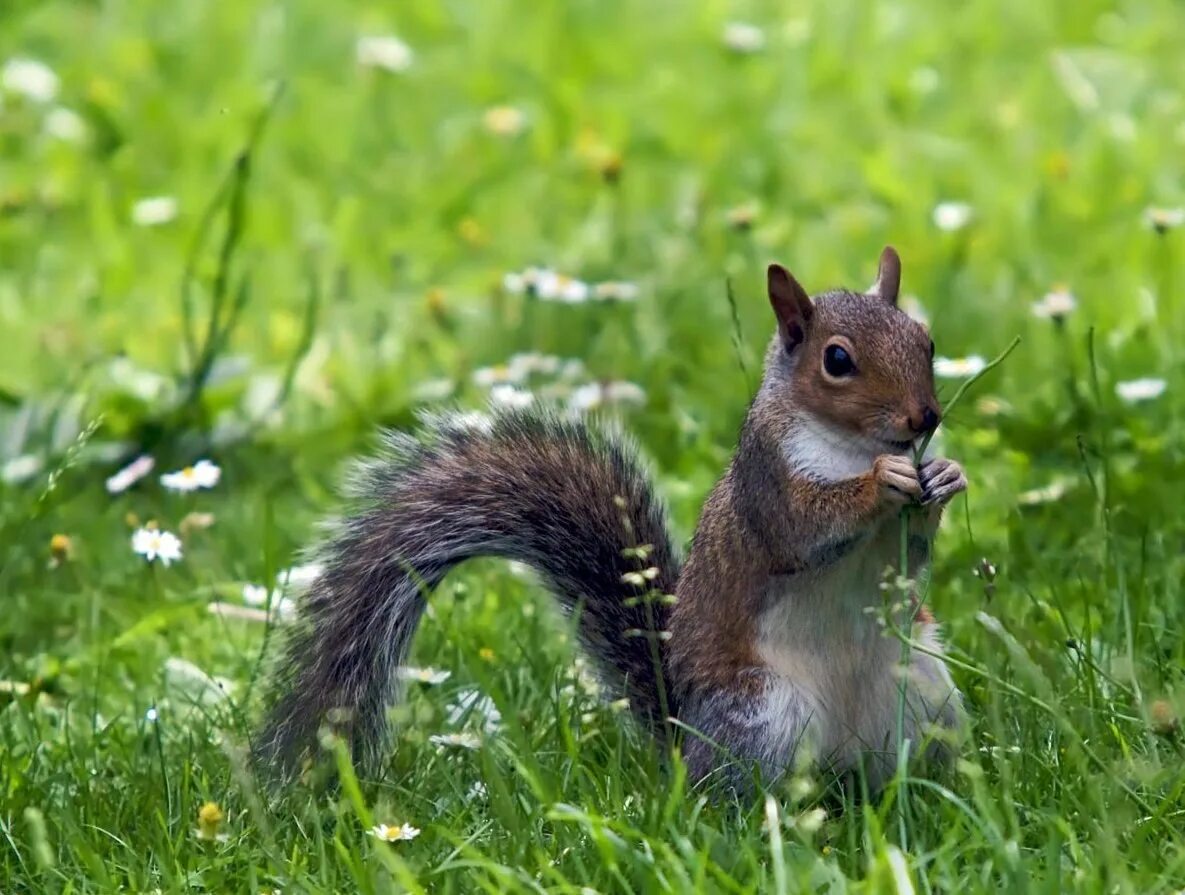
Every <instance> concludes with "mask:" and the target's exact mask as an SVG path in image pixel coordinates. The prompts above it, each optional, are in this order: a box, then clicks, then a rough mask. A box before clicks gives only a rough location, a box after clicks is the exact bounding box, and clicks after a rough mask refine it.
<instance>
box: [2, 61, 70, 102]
mask: <svg viewBox="0 0 1185 895" xmlns="http://www.w3.org/2000/svg"><path fill="white" fill-rule="evenodd" d="M0 86H2V87H3V88H4V90H5V91H7V92H9V93H17V94H20V95H21V96H23V97H25V98H26V99H30V100H32V101H33V102H37V103H48V102H50V101H52V100H53V98H54V97H55V96H57V95H58V76H57V74H55V73H54V70H53V69H52V68H50V67H49V66H48V65H46V64H45V63H44V62H40V61H38V60H36V59H23V58H19V57H18V58H14V59H9V60H8V61H7V62H5V63H4V68H3V69H0Z"/></svg>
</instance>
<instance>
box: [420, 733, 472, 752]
mask: <svg viewBox="0 0 1185 895" xmlns="http://www.w3.org/2000/svg"><path fill="white" fill-rule="evenodd" d="M428 742H429V743H431V744H432V745H434V746H440V747H442V748H450V747H451V748H459V749H480V748H481V737H479V736H478V735H477V734H475V733H434V734H432V736H430V737H428Z"/></svg>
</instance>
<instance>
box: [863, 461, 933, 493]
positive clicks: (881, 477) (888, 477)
mask: <svg viewBox="0 0 1185 895" xmlns="http://www.w3.org/2000/svg"><path fill="white" fill-rule="evenodd" d="M872 472H873V476H874V477H875V478H876V482H877V484H878V485H879V486H880V491H881V500H882V501H883V502H884V503H885V504H888V505H890V506H903V505H904V504H907V503H910V502H913V501H918V500H921V499H922V495H923V493H924V492H923V489H922V484H921V481H920V479H919V477H918V470H917V469H916V468H915V467H914V465H913V463H912V462H911V461H910V460H909V459H908V458H907V457H900V456H898V455H896V454H882V455H881V456H879V457H877V458H876V462H875V463H873V466H872Z"/></svg>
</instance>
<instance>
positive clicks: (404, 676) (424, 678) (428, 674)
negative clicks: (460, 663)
mask: <svg viewBox="0 0 1185 895" xmlns="http://www.w3.org/2000/svg"><path fill="white" fill-rule="evenodd" d="M395 676H396V677H398V678H399V679H400V680H401V681H416V682H417V683H420V684H430V685H436V684H443V683H444V682H445V681H447V680H448V679H449V678H450V677H452V676H453V673H452V672H451V671H446V670H444V669H441V668H415V667H413V666H411V665H401V666H399V668H397V669H396V670H395Z"/></svg>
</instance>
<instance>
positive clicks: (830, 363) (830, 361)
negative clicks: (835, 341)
mask: <svg viewBox="0 0 1185 895" xmlns="http://www.w3.org/2000/svg"><path fill="white" fill-rule="evenodd" d="M823 369H824V370H826V371H827V375H828V376H834V377H836V378H837V379H838V378H839V377H841V376H851V375H852V374H853V373H855V372H856V365H855V364H854V363H853V362H852V356H851V355H850V354H848V352H847V351H846V350H844V347H843V346H842V345H828V346H827V347H826V348H824V349H823Z"/></svg>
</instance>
